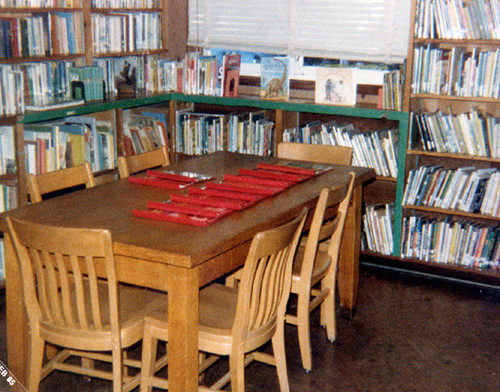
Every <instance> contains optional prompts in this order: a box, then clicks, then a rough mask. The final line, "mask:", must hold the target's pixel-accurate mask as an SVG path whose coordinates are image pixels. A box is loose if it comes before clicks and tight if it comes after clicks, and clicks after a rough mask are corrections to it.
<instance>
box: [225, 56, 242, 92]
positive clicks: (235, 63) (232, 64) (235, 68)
mask: <svg viewBox="0 0 500 392" xmlns="http://www.w3.org/2000/svg"><path fill="white" fill-rule="evenodd" d="M240 67H241V55H240V54H226V55H224V60H223V74H222V87H223V91H222V95H223V96H224V97H237V96H238V86H239V84H240Z"/></svg>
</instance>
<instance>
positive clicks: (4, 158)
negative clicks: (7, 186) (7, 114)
mask: <svg viewBox="0 0 500 392" xmlns="http://www.w3.org/2000/svg"><path fill="white" fill-rule="evenodd" d="M15 173H16V157H15V153H14V127H13V126H10V125H3V126H0V174H15Z"/></svg>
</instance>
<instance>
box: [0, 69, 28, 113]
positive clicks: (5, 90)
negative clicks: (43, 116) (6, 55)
mask: <svg viewBox="0 0 500 392" xmlns="http://www.w3.org/2000/svg"><path fill="white" fill-rule="evenodd" d="M23 112H24V78H23V74H22V72H21V71H19V69H18V68H17V67H15V66H12V65H8V64H0V115H2V116H11V115H15V114H18V113H23Z"/></svg>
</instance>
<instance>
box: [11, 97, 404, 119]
mask: <svg viewBox="0 0 500 392" xmlns="http://www.w3.org/2000/svg"><path fill="white" fill-rule="evenodd" d="M169 101H179V102H189V103H200V104H211V105H222V106H246V107H253V108H257V109H270V110H280V109H281V110H285V111H289V112H307V113H318V114H331V115H340V116H351V117H363V118H375V119H381V118H386V119H388V120H395V121H399V122H407V121H408V113H407V112H398V111H394V110H383V109H371V108H361V107H351V106H334V105H316V104H314V103H303V102H281V101H266V100H260V99H253V98H240V97H238V98H228V97H212V96H207V95H186V94H180V93H165V94H158V95H150V96H144V97H135V98H126V99H116V100H110V101H103V102H95V103H86V104H83V105H78V106H72V107H66V108H61V109H53V110H47V111H40V112H27V113H25V114H24V115H22V116H21V118H20V120H19V122H20V123H23V124H29V123H33V122H40V121H47V120H54V119H57V118H63V117H66V116H75V115H81V114H90V113H95V112H103V111H106V110H113V109H129V108H134V107H139V106H147V105H155V104H160V103H167V102H169Z"/></svg>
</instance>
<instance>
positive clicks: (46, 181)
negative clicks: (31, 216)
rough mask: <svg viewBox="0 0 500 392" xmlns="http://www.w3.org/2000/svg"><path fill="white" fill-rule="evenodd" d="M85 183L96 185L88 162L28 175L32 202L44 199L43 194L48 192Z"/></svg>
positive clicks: (86, 184) (91, 185)
mask: <svg viewBox="0 0 500 392" xmlns="http://www.w3.org/2000/svg"><path fill="white" fill-rule="evenodd" d="M84 184H85V186H86V187H87V188H90V187H93V186H95V180H94V174H93V173H92V169H91V167H90V164H89V163H88V162H85V163H83V164H81V165H78V166H73V167H68V168H66V169H61V170H56V171H52V172H48V173H43V174H38V175H34V174H29V175H28V192H29V195H30V200H31V202H32V203H38V202H40V201H42V196H43V195H45V194H47V193H51V192H55V191H59V190H63V189H67V188H71V187H75V186H78V185H84Z"/></svg>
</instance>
